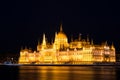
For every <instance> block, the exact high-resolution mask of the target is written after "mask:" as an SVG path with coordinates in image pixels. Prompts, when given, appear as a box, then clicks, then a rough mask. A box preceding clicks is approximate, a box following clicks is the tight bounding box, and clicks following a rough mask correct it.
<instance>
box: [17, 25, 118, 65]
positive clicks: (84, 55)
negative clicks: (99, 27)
mask: <svg viewBox="0 0 120 80" xmlns="http://www.w3.org/2000/svg"><path fill="white" fill-rule="evenodd" d="M115 61H116V58H115V47H114V46H113V44H112V45H111V46H108V45H107V43H104V44H102V45H94V44H93V41H92V40H91V41H90V40H89V38H88V37H87V39H86V40H85V39H81V35H79V38H78V39H77V40H72V39H71V42H70V43H68V38H67V36H66V35H65V33H64V32H63V30H62V25H61V26H60V31H59V32H58V33H55V39H54V42H53V43H52V44H48V43H47V42H46V37H45V34H43V40H42V43H41V44H40V43H39V42H38V45H37V50H36V51H32V50H31V49H27V48H25V49H22V50H21V51H20V57H19V63H20V64H30V63H36V64H66V63H69V64H93V63H94V62H115Z"/></svg>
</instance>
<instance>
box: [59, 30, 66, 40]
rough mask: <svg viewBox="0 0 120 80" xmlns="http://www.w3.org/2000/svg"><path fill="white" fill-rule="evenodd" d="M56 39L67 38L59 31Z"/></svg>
mask: <svg viewBox="0 0 120 80" xmlns="http://www.w3.org/2000/svg"><path fill="white" fill-rule="evenodd" d="M57 38H60V39H65V38H67V36H66V35H65V34H64V33H63V32H61V31H60V32H59V33H58V34H57Z"/></svg>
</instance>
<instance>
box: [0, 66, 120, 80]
mask: <svg viewBox="0 0 120 80" xmlns="http://www.w3.org/2000/svg"><path fill="white" fill-rule="evenodd" d="M119 76H120V66H0V80H120V77H119Z"/></svg>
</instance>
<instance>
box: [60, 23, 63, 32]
mask: <svg viewBox="0 0 120 80" xmlns="http://www.w3.org/2000/svg"><path fill="white" fill-rule="evenodd" d="M62 31H63V29H62V23H61V25H60V32H62Z"/></svg>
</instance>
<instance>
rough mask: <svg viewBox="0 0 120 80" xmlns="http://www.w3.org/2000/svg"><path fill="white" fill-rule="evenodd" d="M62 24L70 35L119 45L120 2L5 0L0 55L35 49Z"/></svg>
mask: <svg viewBox="0 0 120 80" xmlns="http://www.w3.org/2000/svg"><path fill="white" fill-rule="evenodd" d="M60 23H62V24H63V31H64V32H65V33H66V35H67V36H68V38H69V39H70V36H71V35H73V36H74V38H77V36H78V34H79V33H81V34H82V35H83V37H84V38H85V37H86V35H88V34H89V36H90V38H93V40H94V42H95V43H100V42H104V41H108V43H109V44H111V43H112V42H113V43H114V45H115V47H116V49H117V51H118V50H119V48H120V6H119V2H115V1H110V0H108V1H107V0H104V1H99V0H95V1H91V0H81V1H80V0H54V1H53V0H48V1H46V0H38V1H35V0H16V1H15V0H3V1H2V2H0V37H1V38H0V54H1V53H3V54H4V53H19V50H20V48H21V46H23V47H24V46H28V47H31V48H33V49H35V48H36V45H37V41H38V39H40V40H41V39H42V34H43V33H46V37H47V39H48V41H50V40H51V38H54V33H55V31H59V26H60Z"/></svg>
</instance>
